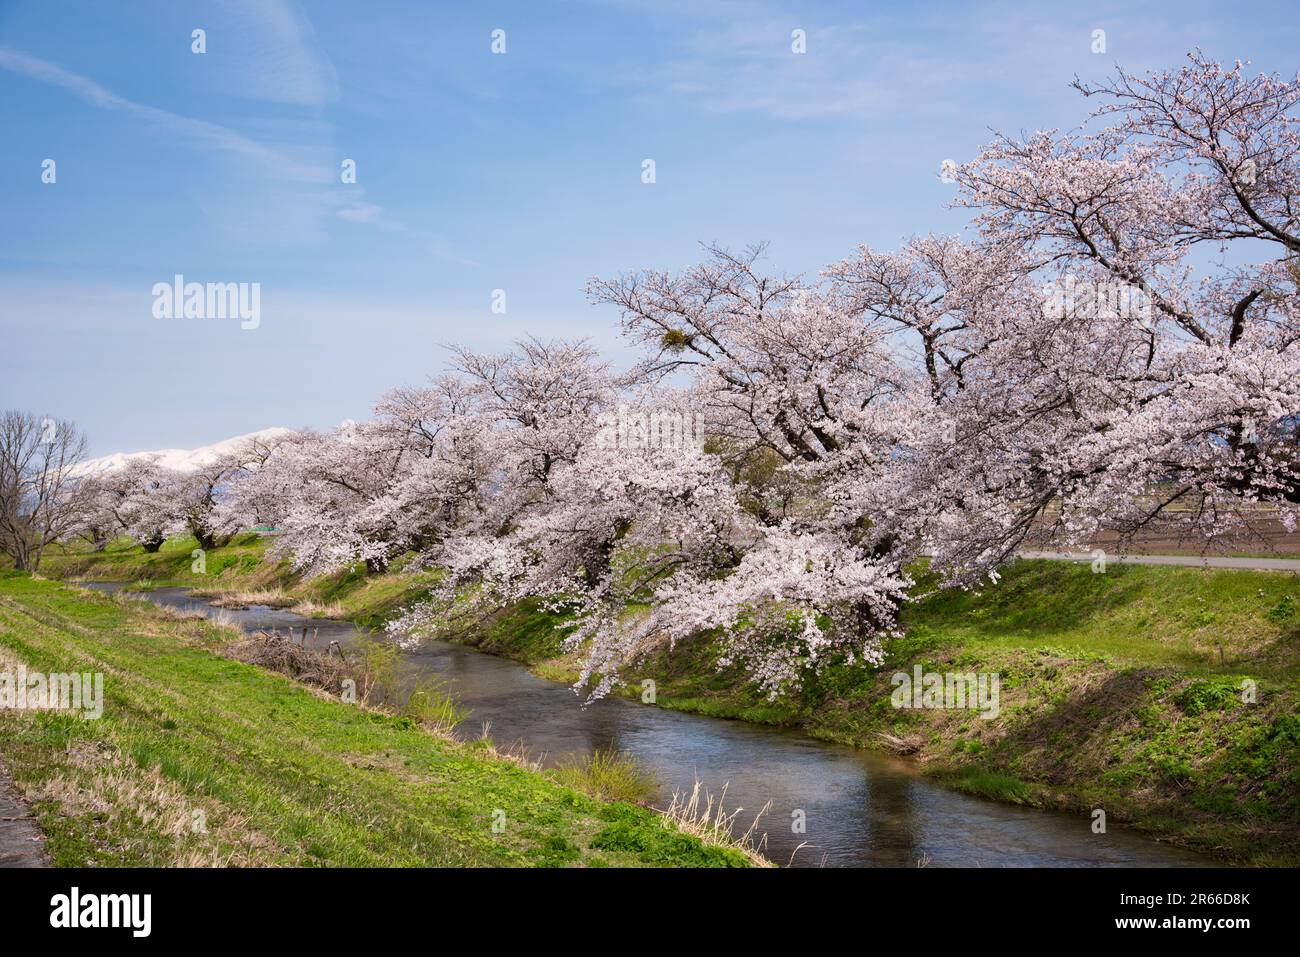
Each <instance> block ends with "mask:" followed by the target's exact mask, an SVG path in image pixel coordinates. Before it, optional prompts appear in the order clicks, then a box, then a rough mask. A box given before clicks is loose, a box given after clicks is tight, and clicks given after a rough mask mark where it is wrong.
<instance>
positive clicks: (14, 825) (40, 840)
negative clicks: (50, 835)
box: [0, 760, 50, 867]
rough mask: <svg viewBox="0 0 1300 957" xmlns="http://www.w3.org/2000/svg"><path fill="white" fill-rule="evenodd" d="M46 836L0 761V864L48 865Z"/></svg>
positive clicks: (21, 865) (5, 865) (14, 865)
mask: <svg viewBox="0 0 1300 957" xmlns="http://www.w3.org/2000/svg"><path fill="white" fill-rule="evenodd" d="M49 866H50V861H49V858H47V857H46V856H45V838H44V837H43V836H42V834H41V831H40V828H38V827H37V826H36V821H35V820H34V819H33V818H32V816H31V814H30V812H29V811H28V810H27V805H26V804H24V803H23V799H22V798H21V797H19V795H18V790H17V788H15V787H14V784H13V780H12V779H11V778H10V777H9V769H8V768H6V767H5V764H4V761H3V760H0V867H49Z"/></svg>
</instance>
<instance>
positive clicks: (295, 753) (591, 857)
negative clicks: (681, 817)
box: [0, 555, 745, 867]
mask: <svg viewBox="0 0 1300 957" xmlns="http://www.w3.org/2000/svg"><path fill="white" fill-rule="evenodd" d="M167 560H168V558H167V556H166V555H163V557H162V558H156V557H155V560H154V561H160V562H165V561H167ZM154 561H150V562H148V564H149V565H153V564H154ZM231 637H232V635H231V634H230V633H229V632H227V631H225V630H223V629H221V628H219V627H217V626H215V625H213V624H211V623H209V622H206V621H195V620H180V619H179V618H178V616H175V615H169V614H166V613H164V612H163V611H160V610H158V609H155V608H153V607H152V606H149V605H147V604H145V603H143V602H139V601H133V600H130V599H126V598H108V597H105V596H101V595H95V594H90V593H87V592H86V591H85V590H83V589H79V588H75V587H72V586H68V585H63V584H59V583H55V582H51V581H45V580H40V579H34V578H32V577H30V576H27V575H21V574H17V573H12V572H0V655H3V656H4V659H5V664H4V667H8V668H11V667H13V666H14V665H15V664H16V662H18V661H21V662H23V663H25V664H26V665H27V667H28V668H29V669H30V670H34V671H44V672H64V671H73V670H76V671H82V672H84V671H92V672H96V671H98V672H103V674H104V676H105V677H104V683H105V707H104V716H103V717H102V718H101V719H99V720H89V721H88V720H83V719H82V718H80V717H79V716H76V715H71V714H67V713H58V712H32V711H0V750H3V753H4V757H5V759H6V762H7V763H8V766H9V768H10V770H11V772H12V774H13V776H14V779H15V782H16V783H17V785H18V786H19V788H20V789H21V790H22V792H23V793H24V794H25V795H26V796H27V797H28V799H29V800H30V801H31V802H32V804H33V808H34V811H35V813H36V814H37V816H38V818H39V821H40V824H41V826H42V828H43V829H44V831H45V833H46V835H47V838H48V849H49V851H50V854H51V856H52V858H53V860H54V862H55V863H56V864H57V865H61V866H107V867H112V866H136V865H144V866H167V865H176V864H183V865H204V864H216V865H259V866H269V865H290V866H316V865H320V866H375V865H383V866H393V865H396V866H407V865H420V866H426V865H437V866H519V865H545V866H561V865H565V866H568V865H574V866H576V865H582V866H603V865H678V866H737V865H743V864H744V863H745V859H744V856H743V855H742V854H740V853H739V852H736V851H733V850H728V849H723V848H718V847H713V846H708V845H705V844H704V843H702V842H700V841H699V840H697V839H696V838H694V837H691V836H689V835H686V834H683V833H682V832H680V831H679V830H677V829H676V828H675V827H673V826H671V825H669V824H668V823H666V822H665V821H664V819H663V818H662V817H661V816H659V815H658V814H656V813H655V812H653V811H650V810H647V809H644V808H639V807H633V806H631V805H628V804H623V803H614V804H608V803H603V802H601V801H598V800H595V799H593V798H590V797H588V796H586V795H584V794H580V793H578V792H576V791H574V790H572V789H570V788H566V787H564V786H562V785H560V784H558V783H557V782H555V781H554V780H552V779H551V778H548V777H546V776H544V775H542V774H540V773H536V772H534V771H532V770H529V769H526V768H523V767H519V766H517V765H515V764H513V763H511V762H509V761H506V760H503V759H501V758H499V757H497V756H495V755H494V754H492V753H490V746H489V745H487V744H486V743H476V744H462V743H458V742H455V741H452V740H449V739H447V738H444V737H439V736H435V735H432V734H429V733H426V732H425V731H423V730H421V729H420V728H419V727H418V726H417V724H416V722H415V721H414V720H413V719H412V718H410V717H406V716H395V715H389V714H384V713H379V712H375V711H369V710H364V709H361V708H358V707H356V706H353V705H349V704H344V703H343V702H341V701H338V700H336V699H333V698H331V697H328V696H326V695H324V694H322V693H317V692H313V691H312V690H309V689H308V688H306V687H304V686H302V685H298V684H295V683H294V682H292V681H290V680H289V679H287V678H285V677H283V676H281V675H278V674H273V673H270V672H267V671H263V670H261V669H258V668H255V667H252V666H249V665H245V664H241V663H239V662H236V661H232V660H229V659H227V658H223V657H220V656H219V655H217V654H215V653H214V651H215V650H216V649H218V648H219V647H220V646H221V645H223V644H224V643H225V642H227V641H229V640H230V639H231ZM494 824H495V825H497V826H496V827H495V828H494Z"/></svg>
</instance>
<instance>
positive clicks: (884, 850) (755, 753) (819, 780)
mask: <svg viewBox="0 0 1300 957" xmlns="http://www.w3.org/2000/svg"><path fill="white" fill-rule="evenodd" d="M85 584H86V587H89V588H94V589H96V590H99V591H107V592H114V591H119V590H120V589H121V588H122V587H123V585H122V584H121V583H119V582H88V583H85ZM139 594H140V597H142V598H148V599H149V600H151V601H153V602H155V603H157V604H160V605H167V606H170V607H173V608H179V609H184V610H188V611H193V612H199V613H202V614H205V615H208V616H219V617H221V618H222V619H223V620H226V621H229V622H230V623H232V624H235V625H237V626H238V627H240V628H242V629H243V630H245V631H250V632H251V631H257V630H270V629H281V630H283V629H287V628H293V629H294V630H295V632H299V633H300V632H301V629H302V627H303V625H306V626H307V627H308V631H309V634H310V644H313V645H315V646H318V647H322V648H323V647H326V646H328V644H329V642H330V641H339V642H340V643H341V644H343V645H344V646H345V647H346V646H347V644H348V643H349V642H350V641H352V640H353V639H354V638H355V636H356V635H357V633H358V629H357V627H356V626H355V625H353V624H352V623H350V622H346V621H337V620H329V619H315V618H312V619H308V618H303V617H302V616H299V615H296V614H293V613H292V612H289V611H286V610H283V609H276V608H269V607H267V606H265V605H252V606H248V607H246V608H241V609H228V608H216V607H214V606H213V605H211V604H209V603H208V602H206V601H203V600H201V599H199V598H195V597H193V596H191V595H190V594H188V591H187V590H186V589H182V588H159V589H155V590H153V591H148V592H141V593H139ZM406 665H407V667H408V668H409V669H410V670H411V673H413V674H437V675H441V676H443V677H445V678H446V679H447V680H448V681H449V682H450V685H451V688H450V690H451V691H452V693H453V694H454V695H455V697H456V698H457V699H458V700H459V701H460V702H461V703H462V704H463V705H465V706H466V707H468V708H470V709H471V715H470V717H469V719H468V720H467V721H466V722H465V723H464V724H462V725H461V727H460V729H458V730H459V732H460V733H461V734H463V735H464V736H465V737H476V736H478V734H480V733H481V730H482V727H483V725H484V724H485V723H486V724H488V725H489V726H490V734H491V737H492V739H493V741H495V742H496V743H497V744H498V746H501V747H503V748H509V747H511V746H518V747H521V748H523V749H524V750H525V751H526V753H527V754H528V755H529V756H530V757H532V758H534V759H535V760H540V761H541V762H542V763H543V764H545V765H548V766H549V765H553V764H555V763H558V762H560V761H563V760H566V759H568V758H571V757H573V756H582V755H587V754H591V753H592V752H594V751H596V750H611V749H613V750H619V751H625V752H627V753H628V754H630V755H632V756H633V757H635V758H636V759H637V761H639V762H640V763H641V764H642V765H643V766H644V767H646V768H648V769H649V770H650V771H652V772H653V773H654V775H655V776H656V778H657V779H658V782H659V788H658V793H657V794H656V795H655V799H654V802H653V803H655V804H656V806H659V807H665V806H667V803H668V801H669V800H670V798H671V797H672V794H673V792H674V791H689V790H690V789H691V787H692V785H693V784H694V782H695V781H696V780H697V779H698V780H699V781H700V782H701V783H702V785H703V787H704V789H705V790H707V791H708V792H710V793H712V794H714V795H718V794H721V793H722V790H723V787H724V786H725V787H726V807H727V809H728V810H732V809H737V808H739V809H741V810H740V813H739V814H738V816H737V818H736V824H737V825H738V826H739V827H741V828H742V829H744V828H746V827H748V825H749V823H750V822H751V821H752V820H753V818H754V815H755V814H756V813H757V812H758V811H759V810H761V809H762V808H763V807H764V805H766V804H768V803H769V802H770V804H771V806H770V808H769V809H768V810H767V812H766V813H765V814H764V815H763V817H762V818H761V820H760V822H759V831H760V832H761V833H766V835H767V847H766V853H767V856H768V857H770V858H771V859H772V860H773V861H775V862H776V863H778V864H791V863H792V864H793V865H794V866H803V867H808V866H814V867H815V866H831V867H878V866H884V867H916V866H931V867H952V866H966V867H1200V866H1208V865H1212V864H1214V863H1215V862H1213V861H1211V860H1209V859H1207V858H1205V857H1203V856H1201V855H1198V854H1196V853H1194V852H1191V851H1187V850H1184V849H1182V848H1178V847H1174V846H1172V845H1167V844H1162V843H1159V842H1157V841H1154V840H1152V839H1150V838H1147V837H1144V836H1142V835H1140V834H1137V833H1134V832H1131V831H1128V830H1125V829H1123V828H1120V827H1116V826H1114V825H1111V826H1109V827H1108V829H1107V833H1105V834H1094V833H1092V828H1091V818H1090V817H1088V816H1086V815H1067V814H1060V813H1055V812H1048V811H1041V810H1033V809H1028V808H1021V807H1016V806H1013V805H1006V804H1000V803H997V802H994V801H987V800H983V799H980V798H975V797H971V796H968V795H965V794H961V793H959V792H956V791H952V790H949V789H947V788H944V787H940V786H938V785H936V784H934V783H932V782H931V781H929V780H927V779H926V778H925V777H923V776H922V775H921V774H919V773H918V772H917V771H916V769H915V768H914V767H913V766H912V765H911V763H910V762H908V761H906V760H903V759H899V758H893V757H889V756H885V755H880V754H875V753H872V752H867V751H859V750H855V749H853V748H848V747H842V746H839V745H834V744H827V743H824V742H821V741H815V740H813V739H811V738H808V737H805V736H803V735H801V734H798V733H796V732H792V731H784V730H780V729H776V728H770V727H765V726H761V725H752V724H747V723H745V722H741V721H724V720H719V719H716V718H707V717H701V716H698V715H689V714H681V713H678V712H673V711H666V710H663V709H661V708H656V707H653V706H651V705H643V704H640V703H638V702H635V701H629V700H626V699H622V698H611V699H605V700H602V701H598V702H596V703H595V704H593V705H591V706H590V707H586V708H584V707H582V702H581V700H580V699H579V698H578V697H577V696H576V695H575V694H574V693H573V691H572V690H571V689H570V688H568V687H565V686H564V685H559V684H555V683H553V682H550V681H545V680H543V679H541V678H538V677H537V676H535V675H533V674H532V673H530V672H529V671H528V669H527V668H525V667H524V666H523V665H520V664H518V663H517V662H514V661H511V660H509V659H506V658H500V657H496V656H493V655H488V654H485V653H483V652H479V651H476V650H474V649H472V648H468V647H464V646H461V645H455V644H450V643H448V642H444V641H429V642H426V643H424V644H423V645H422V646H421V647H420V648H419V649H418V650H415V651H412V652H409V653H408V654H407V655H406ZM800 823H802V824H803V831H802V832H801V833H800V832H798V825H799V824H800ZM800 845H804V846H802V847H800Z"/></svg>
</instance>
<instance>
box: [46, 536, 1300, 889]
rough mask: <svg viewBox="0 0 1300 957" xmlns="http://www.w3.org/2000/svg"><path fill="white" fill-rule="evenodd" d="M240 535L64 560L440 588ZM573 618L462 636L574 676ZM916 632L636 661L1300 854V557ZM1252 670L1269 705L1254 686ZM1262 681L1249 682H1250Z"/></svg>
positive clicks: (273, 579) (1243, 845) (973, 769)
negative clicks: (957, 686) (1280, 568)
mask: <svg viewBox="0 0 1300 957" xmlns="http://www.w3.org/2000/svg"><path fill="white" fill-rule="evenodd" d="M265 546H266V543H265V541H264V540H259V539H257V538H256V536H242V537H241V538H239V539H237V540H236V542H235V543H233V544H232V545H231V546H228V547H227V548H225V549H219V550H217V551H215V552H212V553H209V554H208V556H207V559H206V561H207V565H206V573H205V574H202V575H200V574H197V573H195V572H194V571H193V570H192V561H191V559H190V552H189V548H188V545H187V543H185V542H174V543H168V545H167V546H165V547H164V549H163V550H162V551H161V552H159V553H156V554H154V555H145V554H144V553H142V552H141V551H140V550H139V549H138V548H135V549H131V548H121V547H116V546H115V547H114V550H111V551H110V552H108V553H107V554H100V555H98V556H86V555H75V556H73V555H66V556H56V557H55V558H54V559H53V560H52V561H51V565H50V568H49V571H51V572H57V573H58V574H61V575H65V576H77V575H80V576H84V577H87V578H105V579H109V578H113V579H118V580H146V581H147V583H148V584H150V585H161V584H176V585H182V586H185V587H191V588H193V587H198V588H200V589H202V590H204V591H205V592H207V593H209V594H211V593H214V592H215V593H220V592H230V593H232V594H234V595H236V596H238V597H243V598H245V599H253V598H256V599H259V600H262V601H265V602H267V603H272V604H276V603H278V604H287V605H297V606H298V607H299V609H300V610H303V611H306V612H308V613H313V612H315V613H326V614H330V615H335V616H340V617H348V618H352V619H353V620H357V621H360V622H364V623H369V624H377V623H379V622H381V621H383V620H384V619H385V618H387V617H389V616H391V615H392V614H393V613H395V612H396V610H397V609H398V608H400V607H401V606H403V605H404V604H406V603H408V602H410V601H413V600H415V599H417V598H419V597H420V596H421V595H422V594H424V593H425V591H427V589H428V588H429V586H430V585H431V584H432V581H433V576H431V575H430V574H428V573H422V574H407V573H404V572H402V571H401V570H400V568H399V569H396V570H394V571H393V572H391V573H389V574H386V575H379V576H365V575H364V574H361V573H360V572H351V573H347V574H342V575H336V576H330V577H327V578H325V579H320V580H317V581H311V582H302V581H298V580H296V579H295V577H294V576H292V575H290V574H289V573H288V570H287V569H286V568H285V567H284V566H283V565H282V564H274V563H268V562H264V561H263V560H262V559H263V555H264V551H265ZM557 624H560V623H559V622H557V621H555V620H554V619H552V618H550V617H549V616H547V615H544V614H539V613H538V612H536V610H535V609H531V608H529V607H527V606H525V607H522V608H515V609H511V610H509V612H508V613H506V614H502V615H499V616H497V617H496V618H495V619H494V620H492V621H490V622H487V623H485V624H484V626H483V627H482V628H481V629H479V630H478V631H477V632H476V633H474V634H473V635H466V636H461V637H462V640H464V641H467V642H468V643H471V644H474V645H475V646H477V647H479V648H481V649H482V650H485V651H490V652H494V653H497V654H503V655H508V656H510V657H512V658H515V659H517V660H520V661H522V662H525V663H527V664H529V665H530V667H532V668H533V670H535V671H536V672H537V673H538V674H541V675H543V676H545V677H549V678H552V679H554V680H559V681H571V680H572V679H573V677H574V676H575V674H576V661H574V660H573V659H572V658H566V657H565V656H563V655H562V653H561V649H560V639H561V633H560V632H559V631H558V630H557V629H556V625H557ZM904 625H905V626H906V637H905V638H904V639H902V640H900V641H897V642H895V643H893V644H892V645H891V647H890V648H889V659H888V661H887V663H886V667H885V668H883V669H881V670H880V671H879V672H875V673H873V672H869V671H866V670H863V669H858V668H852V669H850V668H833V669H830V670H829V671H828V672H827V673H825V674H824V675H822V676H820V677H818V678H815V679H812V680H810V681H809V682H807V683H806V685H805V687H804V688H803V689H802V691H801V692H800V693H799V694H798V695H797V696H793V697H789V698H786V699H782V700H778V701H776V702H769V701H766V700H764V699H763V698H761V697H760V696H758V695H756V694H755V693H754V692H753V690H752V688H750V687H748V686H747V685H746V684H745V683H744V681H743V680H742V679H741V678H740V676H739V675H738V674H736V673H729V672H722V673H719V672H717V671H716V670H715V669H714V668H713V666H712V657H711V654H710V648H709V643H708V641H707V639H706V638H703V637H702V638H699V639H697V640H695V641H692V642H688V643H683V644H680V645H678V647H677V648H676V649H674V650H673V651H672V652H671V653H664V654H661V655H658V656H656V657H655V658H654V659H653V660H651V661H648V662H646V663H645V665H644V666H643V667H642V668H641V669H639V670H638V673H637V674H636V675H634V676H633V675H629V676H628V677H629V678H632V679H634V681H633V683H632V685H631V686H629V687H628V688H627V689H625V690H626V693H628V694H630V695H635V696H637V697H641V695H642V694H643V687H642V685H641V682H642V681H644V680H646V679H650V680H653V681H654V682H655V699H656V700H655V703H656V704H658V705H659V706H661V707H667V708H671V709H675V710H680V711H686V712H693V713H699V714H707V715H712V716H716V717H728V718H740V719H744V720H749V721H756V722H762V723H767V724H773V725H780V726H785V727H791V728H797V729H799V730H801V731H803V732H804V733H807V734H809V735H811V736H814V737H818V738H823V739H827V740H834V741H839V742H843V743H847V744H852V745H854V746H858V747H866V748H874V749H882V750H890V751H894V752H896V753H905V754H909V755H911V756H912V757H913V758H914V759H915V760H916V761H917V762H918V764H919V765H920V766H921V768H922V769H923V770H924V771H926V773H928V774H930V775H933V776H935V777H936V778H939V779H940V780H943V781H945V782H946V783H949V784H951V785H953V786H955V787H958V788H961V789H963V790H967V791H970V792H972V793H976V794H980V795H982V796H985V797H990V798H994V799H998V800H1003V801H1010V802H1014V803H1020V804H1026V805H1035V806H1043V807H1051V808H1056V809H1061V810H1065V811H1067V812H1070V813H1077V814H1079V815H1080V816H1081V819H1082V820H1083V821H1089V822H1090V821H1091V820H1092V819H1093V816H1094V815H1093V812H1094V811H1096V810H1104V811H1105V812H1106V815H1107V819H1108V820H1109V821H1110V822H1112V823H1126V824H1129V825H1131V826H1133V827H1136V828H1138V829H1140V830H1143V831H1145V832H1147V833H1150V834H1152V835H1153V836H1157V837H1160V838H1162V839H1166V840H1172V841H1176V842H1178V843H1182V844H1186V845H1188V846H1191V847H1195V848H1197V849H1199V850H1202V851H1205V852H1208V853H1211V854H1213V855H1215V856H1216V857H1218V858H1219V859H1221V860H1224V861H1227V862H1232V863H1243V864H1255V865H1285V864H1295V863H1296V862H1297V861H1300V803H1298V802H1300V719H1297V717H1296V714H1297V710H1298V709H1300V578H1297V576H1295V575H1293V574H1287V573H1260V572H1250V571H1236V570H1213V571H1202V570H1198V569H1184V568H1163V567H1156V566H1116V565H1112V566H1110V567H1109V568H1108V569H1107V571H1106V572H1105V573H1104V574H1093V573H1092V572H1091V569H1090V568H1089V566H1088V565H1086V564H1085V565H1072V564H1069V563H1058V562H1037V561H1034V562H1022V563H1020V564H1019V565H1017V566H1015V567H1013V568H1012V569H1009V570H1008V572H1007V573H1006V575H1005V576H1004V577H1003V580H1002V581H1001V582H1000V583H999V584H998V585H991V586H989V587H988V588H986V589H985V590H984V592H983V593H982V594H980V595H970V594H964V593H957V594H945V595H940V596H936V597H933V598H930V599H927V600H925V601H923V602H920V603H918V604H917V605H915V606H912V607H910V608H909V609H907V613H906V616H905V619H904ZM917 666H920V667H921V668H922V670H923V671H924V672H927V673H929V672H952V671H959V672H975V673H986V674H992V673H996V674H998V675H999V679H1000V692H1001V694H1000V707H999V709H998V714H997V716H996V717H990V718H987V719H986V718H981V717H979V716H978V714H977V713H975V712H973V711H970V710H954V709H929V708H922V709H896V708H894V707H892V706H891V704H890V696H891V692H892V691H893V690H894V688H893V685H892V683H891V676H892V675H893V674H895V673H897V672H905V673H909V674H910V673H913V671H914V669H915V668H916V667H917ZM1243 681H1250V682H1253V683H1254V685H1253V687H1254V688H1255V692H1256V693H1255V700H1254V702H1253V703H1251V702H1249V701H1247V700H1246V699H1247V698H1249V697H1250V695H1248V694H1244V693H1243V684H1242V682H1243ZM1244 687H1246V688H1249V687H1251V686H1250V685H1246V686H1244Z"/></svg>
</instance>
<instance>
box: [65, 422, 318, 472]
mask: <svg viewBox="0 0 1300 957" xmlns="http://www.w3.org/2000/svg"><path fill="white" fill-rule="evenodd" d="M292 431H293V430H292V429H286V428H281V427H279V426H276V427H274V428H270V429H260V430H258V431H257V432H249V433H248V434H247V435H236V436H235V437H234V438H230V439H224V440H222V441H221V442H214V443H212V444H211V445H202V446H199V447H198V448H197V449H158V450H157V451H156V452H114V453H113V454H112V455H104V456H101V457H100V458H97V459H91V460H90V461H88V462H86V463H84V464H83V465H82V466H81V468H80V469H79V470H78V471H80V472H82V473H87V474H93V473H96V472H107V471H112V470H113V469H118V468H121V467H122V466H123V465H125V464H126V463H127V462H129V461H131V460H132V459H138V458H141V457H143V456H153V457H155V458H156V459H157V460H158V463H159V464H160V465H163V466H166V467H167V468H170V469H175V470H176V471H178V472H193V471H194V470H195V469H197V468H202V467H203V466H205V465H209V464H211V463H212V462H214V461H216V460H217V459H218V458H220V457H221V456H222V455H225V454H226V453H227V452H231V451H233V450H235V449H237V448H239V446H241V445H243V444H244V443H245V442H247V441H249V440H250V439H265V440H270V439H275V438H278V437H279V436H281V435H287V434H288V433H289V432H292Z"/></svg>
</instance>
